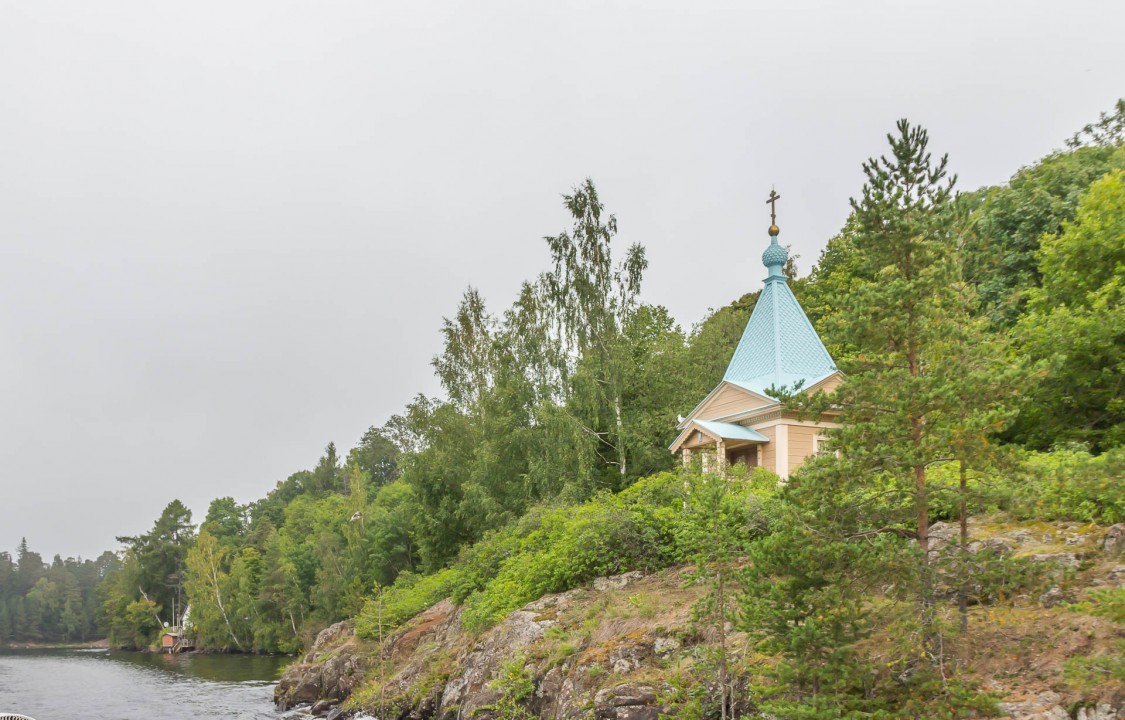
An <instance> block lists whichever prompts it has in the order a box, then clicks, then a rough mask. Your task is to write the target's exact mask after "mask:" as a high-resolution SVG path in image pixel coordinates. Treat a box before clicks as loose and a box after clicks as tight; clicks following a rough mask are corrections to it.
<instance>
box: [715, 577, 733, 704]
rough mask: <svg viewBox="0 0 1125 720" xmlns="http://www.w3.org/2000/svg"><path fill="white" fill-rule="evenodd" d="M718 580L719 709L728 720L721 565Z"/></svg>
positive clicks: (724, 599)
mask: <svg viewBox="0 0 1125 720" xmlns="http://www.w3.org/2000/svg"><path fill="white" fill-rule="evenodd" d="M718 580H719V582H718V598H716V600H717V604H718V606H719V709H720V713H721V716H722V720H727V685H728V683H729V682H730V681H729V678H728V677H727V607H726V595H725V589H724V586H723V568H722V566H721V565H720V566H719V578H718Z"/></svg>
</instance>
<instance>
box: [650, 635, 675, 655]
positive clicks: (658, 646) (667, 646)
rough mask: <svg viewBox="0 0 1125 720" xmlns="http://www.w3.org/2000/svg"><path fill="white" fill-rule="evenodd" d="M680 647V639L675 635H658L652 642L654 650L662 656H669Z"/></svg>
mask: <svg viewBox="0 0 1125 720" xmlns="http://www.w3.org/2000/svg"><path fill="white" fill-rule="evenodd" d="M679 649H680V641H679V640H677V639H676V638H673V637H658V638H656V640H655V641H654V642H653V643H652V651H653V652H654V653H655V654H656V655H658V656H660V657H668V656H669V655H671V654H672V653H674V652H676V651H677V650H679Z"/></svg>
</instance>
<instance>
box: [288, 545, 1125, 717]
mask: <svg viewBox="0 0 1125 720" xmlns="http://www.w3.org/2000/svg"><path fill="white" fill-rule="evenodd" d="M1114 527H1115V528H1118V529H1119V531H1117V532H1115V531H1114V528H1109V529H1106V528H1097V527H1096V526H1082V527H1079V526H1077V525H1076V524H1063V523H1059V524H1055V525H1049V524H1046V523H1034V524H1027V525H1026V526H1011V525H1007V526H1004V525H995V526H983V527H982V524H974V526H973V527H971V528H970V530H971V536H970V540H971V544H970V546H969V549H970V552H972V553H973V554H974V555H976V554H977V553H980V552H984V551H991V553H992V554H995V555H997V556H1001V557H1019V558H1024V559H1026V560H1027V561H1028V562H1032V563H1042V564H1043V566H1044V569H1045V571H1046V575H1047V577H1048V578H1050V580H1049V582H1048V583H1047V584H1045V585H1044V586H1043V587H1041V588H1039V589H1037V590H1035V591H1034V593H1033V594H1031V595H1029V596H1027V597H1026V602H1017V603H1015V607H1017V608H1018V609H1019V610H1018V612H1019V613H1020V618H1021V620H1020V622H1022V623H1024V626H1020V627H1012V626H1005V627H1004V628H1003V631H1002V632H1001V631H1000V630H997V631H996V633H995V634H994V635H992V636H989V632H990V631H989V630H988V628H987V626H986V625H983V624H982V625H978V626H977V628H978V629H977V632H978V633H979V634H980V636H981V640H980V643H981V646H980V647H981V651H982V652H981V653H980V654H979V656H978V657H974V663H976V664H977V666H978V668H979V670H978V671H977V680H978V681H980V683H981V684H982V686H983V687H984V688H985V689H988V690H990V691H992V692H994V693H996V694H997V695H998V696H999V697H1002V698H1004V702H1003V703H1001V705H1000V709H1001V710H1002V712H1004V713H1006V716H1007V717H1009V718H1012V719H1013V720H1056V719H1057V720H1064V718H1065V719H1066V720H1073V719H1074V718H1078V719H1079V720H1111V719H1115V720H1116V719H1118V718H1125V694H1121V693H1118V694H1116V695H1114V694H1112V693H1110V694H1106V693H1097V692H1095V693H1092V694H1086V695H1083V694H1077V693H1074V692H1072V693H1071V694H1069V695H1067V694H1060V692H1061V691H1062V688H1064V687H1065V686H1063V685H1060V684H1059V683H1058V681H1057V679H1058V678H1061V668H1062V666H1063V664H1064V663H1065V661H1066V660H1067V659H1068V658H1070V657H1074V656H1076V655H1089V654H1094V655H1096V654H1099V653H1105V652H1108V651H1111V650H1110V648H1111V647H1113V645H1112V643H1113V642H1115V639H1114V638H1115V637H1116V635H1115V633H1116V631H1115V630H1114V629H1113V627H1112V625H1111V624H1110V623H1109V622H1107V621H1104V620H1103V619H1101V618H1092V617H1089V616H1079V615H1077V614H1075V613H1072V612H1070V611H1067V610H1064V609H1062V607H1060V606H1063V605H1065V604H1067V603H1072V602H1081V601H1082V600H1083V599H1084V597H1085V596H1084V592H1085V591H1086V588H1090V587H1105V586H1107V585H1109V586H1115V585H1116V586H1120V585H1121V584H1122V582H1123V581H1125V566H1122V565H1120V562H1121V560H1120V556H1119V552H1120V550H1119V547H1118V543H1119V542H1125V525H1123V526H1114ZM935 528H936V532H935V534H934V537H935V538H936V541H935V545H936V547H937V552H949V551H951V550H952V549H953V548H955V547H956V543H957V541H958V531H959V528H957V527H956V526H954V525H951V524H940V523H939V524H935ZM684 572H686V570H670V571H666V572H664V573H661V574H659V575H652V576H644V575H642V574H641V573H636V572H634V573H627V574H624V575H618V576H614V577H608V578H599V579H597V580H596V581H594V582H592V583H591V585H590V586H589V587H585V588H578V589H575V590H570V591H568V592H563V593H558V594H554V595H547V596H545V597H543V598H540V599H539V600H536V601H534V602H532V603H529V604H527V605H525V606H524V607H523V608H521V609H519V610H517V611H515V612H513V613H511V614H510V615H508V617H506V618H505V619H504V620H503V621H501V622H500V623H498V624H497V625H496V626H494V627H492V628H490V629H488V630H486V631H484V632H482V633H478V634H474V633H469V632H467V631H465V630H464V629H463V627H462V623H461V610H460V608H458V607H456V606H455V605H453V604H452V603H451V602H449V601H443V602H441V603H438V604H437V605H434V606H433V607H431V608H429V609H428V610H426V611H425V612H423V613H421V614H420V615H418V616H416V617H415V618H414V619H412V620H411V621H410V622H408V623H406V624H405V625H404V626H402V627H401V628H399V629H398V630H397V631H396V632H395V633H393V634H392V635H391V636H390V637H389V638H387V639H386V641H385V642H384V643H383V644H382V645H381V646H377V645H376V644H375V643H373V642H370V641H365V640H362V639H359V638H357V637H356V636H355V633H354V630H353V628H352V625H351V624H350V623H338V624H336V625H333V626H332V627H330V628H328V629H327V630H325V631H323V632H322V633H320V635H319V636H318V637H317V639H316V642H315V644H314V645H313V647H312V649H311V650H310V651H309V652H308V653H307V654H306V655H305V656H304V657H303V658H302V659H301V660H300V661H299V662H298V663H296V664H295V665H293V666H292V667H290V668H289V669H288V670H287V671H286V673H285V676H284V677H283V678H282V680H281V682H280V684H279V685H278V687H277V691H276V699H277V701H278V704H279V706H281V707H283V708H290V707H293V706H295V705H308V706H310V707H309V708H308V709H309V711H311V712H312V713H313V714H316V715H321V716H325V715H328V716H335V715H338V714H339V713H340V712H341V706H342V708H343V713H344V716H347V715H348V714H349V713H361V712H366V713H367V714H368V715H372V716H377V717H380V718H382V719H383V720H431V719H432V720H494V719H495V718H497V717H499V716H501V715H504V708H505V707H507V708H508V709H509V711H510V709H511V707H512V706H511V701H512V696H511V694H510V693H512V692H513V691H514V690H513V688H517V686H518V688H522V689H519V691H518V692H519V696H518V698H517V700H518V703H519V705H520V706H522V707H523V708H524V709H525V710H526V712H527V713H529V716H534V717H538V718H542V720H595V719H596V720H658V719H659V718H660V717H661V716H662V715H669V714H674V711H675V707H674V702H675V700H674V698H675V697H676V694H677V692H680V693H682V692H683V687H682V682H681V686H677V685H676V680H675V678H674V675H675V673H676V672H677V668H682V667H690V666H691V665H692V664H693V663H694V662H696V661H697V660H699V659H700V658H701V657H704V656H705V655H706V652H707V646H708V645H710V644H711V643H713V642H714V641H715V638H716V633H715V630H714V628H711V629H708V628H707V627H706V624H703V625H702V626H701V625H699V624H696V623H693V621H692V608H693V606H694V605H695V602H696V601H697V600H698V599H699V598H700V597H701V595H702V593H703V589H702V588H698V587H694V586H691V585H690V584H688V583H686V582H685V576H684ZM729 632H730V629H729V628H728V633H729ZM1048 635H1050V637H1051V638H1052V639H1051V640H1050V642H1049V643H1048V644H1047V645H1045V646H1044V649H1043V651H1042V652H1028V651H1026V650H1025V648H1028V647H1034V643H1035V642H1036V639H1037V638H1041V637H1047V636H1048ZM990 638H994V639H990ZM741 640H744V637H743V636H740V635H738V634H737V633H734V634H733V635H728V641H729V642H730V647H731V648H735V652H736V654H737V652H738V648H740V647H746V643H745V642H741V644H740V641H741ZM1017 646H1018V650H1014V648H1016V647H1017ZM700 653H702V654H700ZM1052 673H1053V675H1052ZM1052 677H1053V678H1055V680H1052V679H1051V678H1052ZM501 678H506V680H501ZM1011 678H1017V679H1019V682H1009V680H1010V679H1011ZM1029 678H1035V679H1034V680H1029ZM697 680H699V681H701V682H703V684H705V685H706V684H707V681H706V680H701V679H700V678H698V677H697ZM738 682H739V683H742V685H741V686H742V687H745V678H743V679H741V680H738ZM505 683H508V684H507V685H506V684H505ZM360 687H362V688H363V692H362V693H361V694H360V695H359V696H356V697H352V696H353V694H354V693H355V691H356V690H357V689H358V688H360ZM696 688H697V689H698V682H697V685H696ZM1017 690H1018V692H1017ZM349 697H352V700H351V701H350V703H348V702H345V701H346V700H347V699H348V698H349ZM740 697H742V698H744V699H743V700H741V701H740V704H739V705H738V706H737V707H736V715H737V716H741V717H757V715H756V714H755V708H754V707H753V706H752V705H750V704H749V703H750V702H752V694H751V693H749V692H743V693H740ZM745 698H750V699H745ZM314 703H315V704H314ZM506 703H507V704H506ZM505 716H506V717H510V712H509V713H508V714H507V715H505Z"/></svg>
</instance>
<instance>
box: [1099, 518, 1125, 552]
mask: <svg viewBox="0 0 1125 720" xmlns="http://www.w3.org/2000/svg"><path fill="white" fill-rule="evenodd" d="M1102 549H1103V550H1105V551H1106V552H1107V553H1110V554H1113V555H1120V554H1121V553H1122V552H1125V523H1117V524H1116V525H1110V526H1109V529H1108V530H1106V531H1105V537H1104V538H1102Z"/></svg>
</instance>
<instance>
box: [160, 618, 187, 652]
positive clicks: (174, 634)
mask: <svg viewBox="0 0 1125 720" xmlns="http://www.w3.org/2000/svg"><path fill="white" fill-rule="evenodd" d="M194 649H195V640H194V639H193V638H191V637H190V636H188V635H187V634H186V633H185V632H184V628H183V627H181V626H179V625H172V626H170V627H165V628H164V632H163V634H161V636H160V650H161V651H162V652H166V653H170V654H173V655H174V654H176V653H178V652H183V651H185V650H194Z"/></svg>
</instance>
